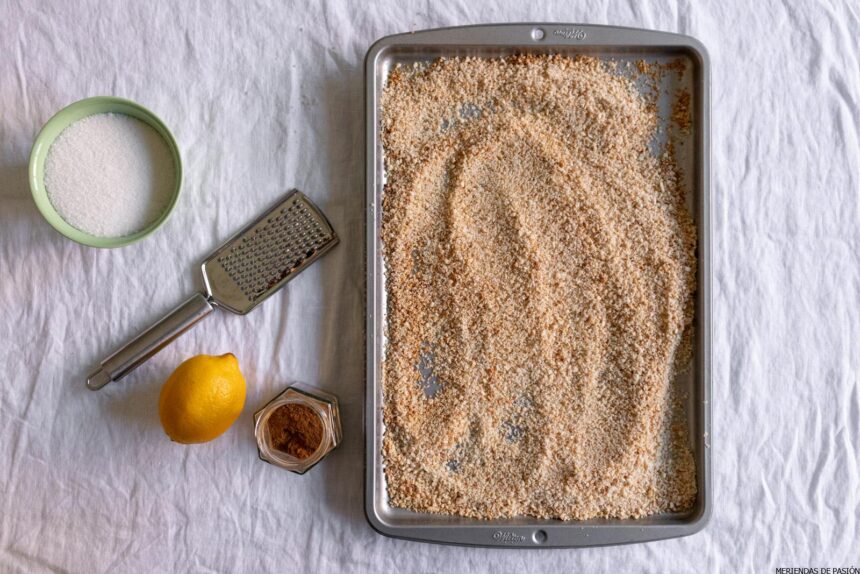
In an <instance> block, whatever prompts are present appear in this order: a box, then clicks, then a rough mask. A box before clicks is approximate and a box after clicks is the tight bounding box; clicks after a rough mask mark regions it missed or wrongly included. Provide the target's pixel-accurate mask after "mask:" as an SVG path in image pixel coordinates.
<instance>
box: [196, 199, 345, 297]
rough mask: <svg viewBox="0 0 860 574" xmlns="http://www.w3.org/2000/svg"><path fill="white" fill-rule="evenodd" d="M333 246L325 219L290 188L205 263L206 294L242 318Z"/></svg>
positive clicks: (331, 236) (330, 232)
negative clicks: (284, 195) (285, 194)
mask: <svg viewBox="0 0 860 574" xmlns="http://www.w3.org/2000/svg"><path fill="white" fill-rule="evenodd" d="M337 242H338V238H337V234H336V233H335V232H334V229H332V227H331V224H330V223H329V222H328V220H327V219H326V217H325V215H323V214H322V212H321V211H320V210H319V209H318V208H317V207H316V206H315V205H314V204H313V203H312V202H311V201H310V200H309V199H308V198H307V197H305V195H304V194H303V193H302V192H300V191H298V190H292V191H290V192H289V193H288V194H287V196H286V197H284V198H283V199H282V200H281V201H279V202H278V203H277V204H275V205H274V206H272V207H271V208H270V209H269V210H267V211H266V212H265V213H264V214H262V215H261V216H260V217H259V218H258V219H257V220H255V221H253V222H252V223H251V224H249V225H248V226H246V227H245V228H243V229H242V230H241V231H239V232H238V233H237V234H236V235H234V236H233V237H232V238H230V239H228V240H227V242H226V243H225V244H224V245H222V246H221V247H220V248H219V249H218V250H217V251H216V252H215V253H213V254H212V255H211V256H210V257H209V258H208V259H207V260H206V261H204V262H203V266H202V271H203V280H204V282H205V283H206V292H207V294H208V296H209V298H210V299H211V300H212V301H213V302H214V303H216V304H217V305H218V306H219V307H221V308H223V309H227V310H229V311H232V312H234V313H240V314H245V313H247V312H248V311H250V310H251V309H253V308H254V307H256V306H257V305H258V304H260V303H262V302H263V301H264V300H265V299H266V298H267V297H268V296H269V295H271V294H272V293H274V292H275V291H277V290H278V289H280V288H281V287H282V286H283V285H284V284H285V283H286V282H287V281H289V280H291V279H292V278H293V277H295V276H296V275H298V274H299V273H301V272H302V271H303V270H304V269H305V268H307V267H308V266H309V265H310V264H311V263H313V262H314V261H316V260H317V259H318V258H319V257H321V256H322V255H323V254H324V253H326V252H327V251H328V250H329V249H331V248H332V247H334V246H335V245H336V244H337Z"/></svg>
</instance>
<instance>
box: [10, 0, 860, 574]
mask: <svg viewBox="0 0 860 574" xmlns="http://www.w3.org/2000/svg"><path fill="white" fill-rule="evenodd" d="M517 21H559V22H588V23H595V24H615V25H623V26H634V27H644V28H655V29H660V30H667V31H675V32H681V33H686V34H692V35H694V36H696V37H697V38H699V39H700V40H701V41H703V42H704V43H705V45H706V46H707V47H708V49H709V50H710V55H711V58H712V64H713V77H712V80H713V134H712V136H713V195H714V201H713V205H714V212H713V224H714V261H713V266H714V340H713V373H714V395H713V408H714V411H713V412H714V433H713V437H712V447H713V466H714V487H715V492H714V500H715V503H714V514H713V519H712V521H711V523H710V525H709V526H708V527H707V528H706V529H705V530H704V531H703V532H701V533H699V534H697V535H695V536H692V537H688V538H684V539H677V540H669V541H663V542H655V543H649V544H638V545H630V546H621V547H609V548H591V549H580V550H532V551H528V550H522V551H521V550H490V549H475V548H459V547H444V546H436V545H427V544H420V543H414V542H406V541H399V540H392V539H388V538H384V537H382V536H380V535H378V534H376V533H375V532H374V531H373V530H371V528H370V527H369V526H368V525H367V523H366V521H365V518H364V514H363V510H362V509H363V479H362V473H363V428H362V424H363V417H362V409H363V404H364V402H363V391H364V339H363V337H364V276H363V269H364V266H363V256H364V250H363V246H364V237H363V230H364V208H363V205H364V181H363V173H364V166H363V163H362V160H363V145H364V118H363V76H362V70H363V57H364V54H365V52H366V50H367V48H368V47H369V46H370V44H371V43H372V42H373V41H374V40H375V39H376V38H379V37H381V36H385V35H388V34H393V33H398V32H403V31H409V30H417V29H423V28H433V27H439V26H451V25H464V24H476V23H491V22H517ZM858 30H860V5H858V2H857V1H856V0H853V1H849V2H843V1H840V0H823V1H822V2H821V3H812V2H793V1H791V0H787V1H785V2H781V3H780V2H772V1H763V2H744V1H740V0H738V1H734V2H709V3H691V2H687V1H684V0H680V1H677V2H676V1H673V0H664V1H659V2H653V3H648V2H620V3H616V2H608V1H600V0H598V1H596V2H591V3H589V5H588V6H586V5H585V4H584V3H573V2H563V1H549V0H548V1H545V2H520V1H514V0H510V1H508V0H491V1H488V2H462V1H439V2H415V3H412V2H406V1H399V0H386V1H379V2H373V3H369V2H368V3H367V4H360V3H359V2H348V1H343V2H296V3H295V4H289V3H284V2H278V1H273V0H261V1H259V2H245V1H241V0H233V1H232V2H230V1H218V2H199V3H191V2H129V3H124V2H104V3H95V2H76V1H56V2H28V1H26V0H0V302H2V314H0V373H2V384H0V387H2V390H0V570H2V571H3V572H42V571H72V572H87V573H92V572H172V571H174V572H179V571H193V572H229V571H232V572H238V571H249V572H262V571H303V572H369V571H384V572H412V571H416V572H430V571H440V572H441V571H445V572H462V571H471V572H520V571H525V570H528V569H533V570H535V571H553V572H555V571H565V572H574V571H580V570H587V571H607V572H656V571H661V572H690V571H704V570H725V571H729V572H733V571H752V570H755V571H761V572H767V571H774V570H773V569H774V568H777V567H819V568H821V567H833V566H843V567H844V566H857V567H860V466H858V462H859V461H858V458H860V457H859V456H858V455H860V390H858V384H860V382H858V381H860V374H858V373H860V354H858V352H857V349H858V343H860V305H858V303H860V255H858V252H860V225H858V223H860V221H858V219H860V142H858V139H860V105H858V98H860V96H858V94H860V62H858V52H860V50H858V34H857V31H858ZM100 94H108V95H117V96H122V97H126V98H130V99H132V100H135V101H137V102H140V103H142V104H143V105H145V106H147V107H149V108H150V109H152V110H153V111H155V112H156V113H157V114H158V115H160V116H161V118H162V119H163V120H164V121H165V122H166V124H167V125H168V126H169V127H170V128H171V129H172V130H173V132H174V134H175V136H176V138H177V140H178V142H179V145H180V147H181V150H182V155H183V160H184V175H185V180H184V185H183V192H182V196H181V198H180V200H179V203H178V205H177V207H176V210H175V212H174V214H173V215H172V217H171V218H170V219H169V221H168V222H167V224H166V225H165V226H164V227H163V228H162V229H161V230H159V231H158V232H157V233H156V234H154V235H153V236H151V237H149V238H148V239H146V240H144V241H142V242H140V243H138V244H135V245H133V246H130V247H125V248H122V249H116V250H97V249H90V248H86V247H81V246H79V245H76V244H74V243H72V242H71V241H68V240H66V239H64V238H63V237H61V236H60V235H58V234H57V233H56V232H54V231H53V230H52V229H51V228H50V227H49V226H48V224H47V223H46V222H45V221H43V219H42V218H41V216H40V215H39V213H38V212H37V210H36V207H35V205H34V203H33V201H32V200H31V198H30V194H29V190H28V184H27V161H28V155H29V151H30V146H31V144H32V141H33V138H34V137H35V135H36V133H37V131H38V130H39V128H40V127H41V125H42V124H43V123H44V122H45V121H46V120H47V119H48V118H49V117H50V116H51V115H52V114H53V113H54V112H56V111H57V110H58V109H60V108H61V107H63V106H65V105H67V104H69V103H71V102H72V101H75V100H77V99H80V98H83V97H87V96H93V95H100ZM293 186H295V187H298V188H300V189H302V190H304V191H305V192H307V193H308V194H309V195H310V197H311V198H313V199H314V200H315V201H316V202H318V203H319V205H320V206H321V208H322V209H323V210H324V211H325V213H326V214H327V215H328V216H329V218H330V219H331V221H332V223H333V225H334V227H335V228H336V230H337V232H338V233H339V234H340V236H341V238H342V243H341V245H340V246H339V247H338V248H337V249H336V250H334V251H333V252H332V253H330V254H329V255H327V256H326V257H325V258H324V259H322V260H321V261H319V262H318V263H317V264H315V265H314V266H313V267H311V268H310V269H309V270H308V271H306V272H305V273H304V274H303V275H301V276H300V277H298V278H297V279H296V280H295V281H293V282H292V283H290V284H289V285H288V287H287V288H286V290H285V291H284V292H283V293H281V294H278V295H277V296H275V297H274V298H273V299H271V300H269V301H267V302H266V303H265V304H264V305H263V306H262V307H261V308H259V309H258V310H255V311H254V312H253V313H251V314H250V315H248V316H245V317H238V316H232V315H229V314H227V313H221V312H219V313H217V314H215V315H214V316H212V317H210V318H208V319H206V320H205V321H204V322H203V323H202V324H200V325H199V326H198V327H196V328H195V329H194V330H192V331H191V332H190V333H188V334H186V335H185V336H183V337H181V338H180V339H179V340H177V341H176V342H175V343H174V344H173V345H171V346H170V347H169V348H167V349H166V350H164V351H163V352H161V353H160V354H158V355H157V356H156V357H155V358H154V359H153V360H151V361H149V362H148V363H147V364H146V365H145V366H143V367H142V368H140V369H138V370H137V371H136V372H135V373H134V374H133V375H132V376H131V377H129V378H128V379H127V380H125V381H123V382H121V383H119V384H112V385H110V386H109V387H107V388H105V389H104V390H102V391H100V392H98V393H92V392H90V391H87V390H86V389H85V388H84V379H85V375H86V373H87V372H88V371H89V370H90V369H91V368H92V367H93V366H94V365H95V364H96V363H97V361H98V360H99V359H101V358H103V357H104V355H105V354H106V353H107V352H109V351H110V350H112V348H114V347H115V346H117V345H118V344H120V343H122V342H124V341H126V340H127V338H128V337H129V336H131V335H134V334H136V333H137V332H138V331H139V330H140V329H141V328H143V327H145V326H147V325H148V324H149V323H151V322H152V321H153V320H155V319H157V318H159V317H160V316H161V314H163V313H164V312H166V311H167V310H169V309H170V308H171V307H173V306H174V305H175V304H177V303H179V302H180V301H181V300H183V298H184V297H186V296H187V295H189V294H190V293H191V292H192V291H193V290H194V289H196V288H198V286H199V278H198V277H197V264H198V263H199V261H200V260H201V258H202V257H203V256H205V255H206V254H207V253H208V252H209V251H210V250H211V249H212V248H213V247H215V246H216V245H218V244H219V243H220V242H221V241H222V240H223V239H225V238H226V237H227V236H229V235H230V234H231V233H233V232H234V231H235V230H237V229H238V228H239V227H241V226H242V225H243V224H244V223H245V222H247V221H249V220H250V219H251V218H253V217H254V216H255V215H256V214H257V213H259V212H260V211H261V209H263V208H264V207H265V206H266V205H268V204H269V203H270V202H272V201H274V200H275V199H276V198H277V197H279V196H280V194H281V193H283V192H284V191H285V190H287V189H288V188H290V187H293ZM225 352H233V353H235V354H236V355H237V356H238V357H239V360H240V363H241V367H242V369H243V371H244V373H245V375H246V377H247V379H248V382H249V390H248V399H247V403H246V406H245V411H244V412H243V414H242V417H241V419H240V420H239V421H238V423H237V424H236V425H235V426H234V427H233V428H232V429H231V430H230V431H229V432H228V433H227V434H226V435H225V436H223V437H221V438H219V439H218V440H216V441H214V442H212V443H209V444H205V445H199V446H191V447H185V446H179V445H176V444H173V443H171V442H170V441H168V440H167V439H166V438H165V436H164V434H163V432H162V430H161V428H160V425H159V422H158V414H157V398H158V393H159V390H160V385H161V382H162V381H163V380H164V379H165V377H166V376H167V375H168V373H169V372H170V371H171V370H172V369H173V368H174V367H175V366H176V365H177V364H178V363H179V362H180V361H181V360H183V359H184V358H187V357H189V356H191V355H193V354H198V353H209V354H216V353H218V354H220V353H225ZM292 380H300V381H304V382H307V383H311V384H316V385H318V386H321V387H324V388H326V389H328V390H331V391H333V392H335V393H337V394H338V395H339V396H340V399H341V408H342V412H343V422H344V442H343V446H342V448H340V449H339V450H337V451H336V452H335V453H334V454H333V456H331V457H330V458H329V459H327V460H326V461H325V462H324V463H323V464H321V465H320V466H319V467H317V468H315V469H314V470H313V471H312V472H311V473H310V474H308V475H305V476H297V475H293V474H290V473H288V472H285V471H282V470H279V469H277V468H275V467H273V466H270V465H266V464H264V463H262V462H261V461H260V460H258V458H257V452H256V450H255V446H254V439H253V432H252V413H253V411H254V410H255V409H257V408H259V407H260V406H261V405H262V404H264V403H265V402H266V401H267V400H268V399H269V398H271V397H272V396H273V395H274V394H276V393H277V392H278V391H279V390H280V389H281V388H282V387H284V386H285V385H286V384H287V383H288V382H289V381H292Z"/></svg>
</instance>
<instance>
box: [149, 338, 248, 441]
mask: <svg viewBox="0 0 860 574" xmlns="http://www.w3.org/2000/svg"><path fill="white" fill-rule="evenodd" d="M244 406H245V378H244V377H243V376H242V373H241V372H240V371H239V361H237V360H236V357H235V356H233V355H232V354H231V353H227V354H226V355H221V356H220V357H214V356H212V355H197V356H196V357H191V358H190V359H188V360H187V361H185V362H184V363H182V364H181V365H179V366H178V367H176V370H175V371H173V374H172V375H170V377H169V378H168V379H167V381H166V382H165V383H164V386H163V387H162V388H161V396H160V397H159V398H158V415H159V417H161V426H162V427H164V432H166V433H167V436H169V437H170V438H171V440H174V441H176V442H181V443H184V444H191V443H198V442H207V441H210V440H212V439H214V438H216V437H218V436H220V435H221V434H222V433H224V431H226V430H227V429H228V428H230V425H232V424H233V423H234V422H235V421H236V419H237V418H238V417H239V414H240V413H241V412H242V407H244Z"/></svg>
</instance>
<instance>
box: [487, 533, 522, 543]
mask: <svg viewBox="0 0 860 574" xmlns="http://www.w3.org/2000/svg"><path fill="white" fill-rule="evenodd" d="M493 540H495V541H496V542H501V543H503V544H516V543H517V542H525V541H526V537H525V536H520V535H519V534H515V533H513V532H506V531H504V530H496V531H495V532H493Z"/></svg>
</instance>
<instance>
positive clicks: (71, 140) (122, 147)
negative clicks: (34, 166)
mask: <svg viewBox="0 0 860 574" xmlns="http://www.w3.org/2000/svg"><path fill="white" fill-rule="evenodd" d="M175 176H176V166H175V165H174V162H173V156H172V154H171V152H170V148H169V147H168V146H167V143H166V142H165V141H164V139H163V138H162V137H161V136H160V135H159V134H158V132H156V131H155V130H154V129H153V128H152V127H150V126H149V125H147V124H146V123H144V122H142V121H140V120H138V119H136V118H133V117H131V116H127V115H123V114H96V115H92V116H88V117H86V118H83V119H81V120H79V121H77V122H75V123H73V124H72V125H70V126H69V127H68V128H66V129H65V130H64V131H63V133H61V134H60V135H59V137H57V139H56V140H55V141H54V143H53V145H52V146H51V149H50V150H48V157H47V160H46V162H45V187H46V189H47V192H48V199H49V200H50V201H51V204H52V205H53V206H54V209H56V210H57V212H58V213H59V214H60V216H61V217H62V218H63V219H64V220H66V222H68V223H69V224H70V225H72V226H73V227H75V228H77V229H79V230H81V231H83V232H85V233H89V234H90V235H95V236H97V237H122V236H125V235H131V234H133V233H137V232H138V231H141V230H143V229H144V228H146V227H147V226H148V225H150V224H151V223H153V222H154V221H155V220H156V219H158V217H159V216H160V215H161V214H162V213H163V212H164V210H165V209H167V205H168V203H169V202H170V198H171V196H172V194H173V189H174V184H175Z"/></svg>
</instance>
